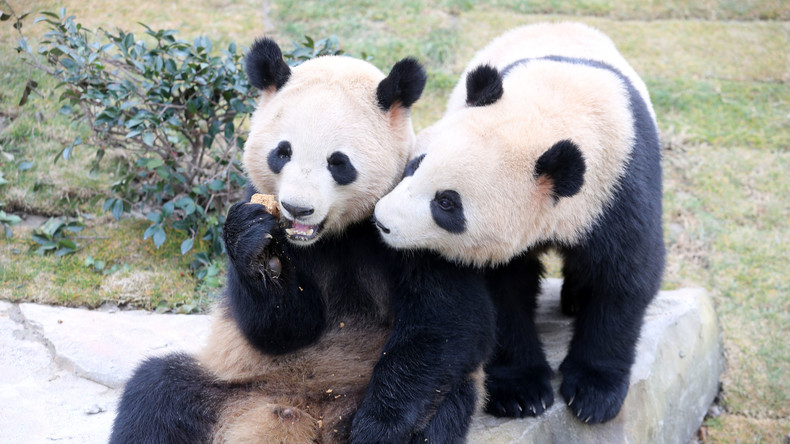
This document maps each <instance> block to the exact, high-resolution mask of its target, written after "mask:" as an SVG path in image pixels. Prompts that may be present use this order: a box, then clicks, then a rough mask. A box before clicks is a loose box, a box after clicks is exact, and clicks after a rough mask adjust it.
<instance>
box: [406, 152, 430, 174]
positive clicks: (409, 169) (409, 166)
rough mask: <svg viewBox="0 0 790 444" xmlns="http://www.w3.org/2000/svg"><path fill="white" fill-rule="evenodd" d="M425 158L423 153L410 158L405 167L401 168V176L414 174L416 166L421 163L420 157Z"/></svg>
mask: <svg viewBox="0 0 790 444" xmlns="http://www.w3.org/2000/svg"><path fill="white" fill-rule="evenodd" d="M424 158H425V154H421V155H419V156H417V157H415V158H414V159H412V160H410V161H409V163H408V164H407V165H406V169H405V170H403V177H409V176H412V175H414V172H415V171H417V168H419V167H420V164H421V163H422V159H424Z"/></svg>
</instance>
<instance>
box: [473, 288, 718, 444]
mask: <svg viewBox="0 0 790 444" xmlns="http://www.w3.org/2000/svg"><path fill="white" fill-rule="evenodd" d="M561 283H562V281H561V280H557V279H548V280H546V281H544V294H543V295H542V296H541V298H540V302H539V308H538V313H537V320H538V329H539V331H540V334H541V339H542V341H543V343H544V346H545V349H546V354H547V356H548V359H549V362H550V364H551V365H552V368H554V369H555V371H556V370H557V368H558V367H559V364H560V362H562V359H563V358H564V357H565V353H566V351H567V348H568V343H569V341H570V336H571V331H572V320H571V319H570V318H567V317H565V316H563V315H562V313H561V312H560V310H559V294H560V287H561ZM723 370H724V358H723V348H722V345H721V337H720V333H719V326H718V321H717V319H716V315H715V313H714V311H713V303H712V301H711V298H710V296H709V295H708V294H707V293H706V292H705V291H704V290H701V289H684V290H677V291H664V292H660V293H659V294H658V296H657V297H656V298H655V300H654V301H653V303H652V304H651V305H650V307H649V308H648V311H647V315H646V318H645V324H644V326H643V327H642V334H641V336H640V341H639V345H638V348H637V358H636V362H635V364H634V366H633V368H632V372H631V387H630V389H629V392H628V396H627V397H626V399H625V403H624V405H623V408H622V410H621V411H620V414H618V415H617V416H616V417H615V418H614V419H613V420H611V421H609V422H607V423H605V424H596V425H588V424H584V423H582V422H581V421H579V420H578V419H576V418H575V417H574V416H573V415H572V414H571V413H570V411H569V409H568V408H567V407H566V406H565V403H564V400H563V399H562V396H561V395H559V392H558V390H557V389H558V387H559V383H560V381H561V375H560V374H559V372H557V374H556V376H555V378H554V380H553V381H552V383H553V385H554V390H555V402H554V405H553V406H551V407H550V408H549V409H548V410H547V411H546V412H545V413H544V414H543V415H541V416H540V417H538V418H525V419H501V418H494V417H492V416H488V415H480V416H478V417H477V418H475V421H474V422H473V424H472V426H471V430H470V434H469V442H470V443H514V444H515V443H563V444H564V443H607V444H610V443H612V444H613V443H683V442H689V440H691V439H692V436H693V434H694V432H695V431H696V430H697V429H698V428H699V426H700V424H701V423H702V419H703V417H704V416H705V412H706V411H707V410H708V408H709V407H710V405H711V403H712V402H713V399H714V398H715V396H716V394H717V392H718V386H719V377H720V376H721V373H722V371H723Z"/></svg>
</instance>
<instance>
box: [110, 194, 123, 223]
mask: <svg viewBox="0 0 790 444" xmlns="http://www.w3.org/2000/svg"><path fill="white" fill-rule="evenodd" d="M123 210H124V208H123V201H122V200H121V199H115V202H114V203H113V204H112V217H113V218H114V219H115V220H121V216H122V215H123Z"/></svg>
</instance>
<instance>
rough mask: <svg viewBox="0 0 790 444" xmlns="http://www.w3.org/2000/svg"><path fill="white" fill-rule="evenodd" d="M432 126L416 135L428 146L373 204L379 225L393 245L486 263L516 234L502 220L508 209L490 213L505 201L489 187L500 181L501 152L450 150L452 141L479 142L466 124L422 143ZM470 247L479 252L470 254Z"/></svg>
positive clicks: (386, 238) (454, 144) (465, 143)
mask: <svg viewBox="0 0 790 444" xmlns="http://www.w3.org/2000/svg"><path fill="white" fill-rule="evenodd" d="M436 130H437V128H436V127H432V128H429V129H427V130H425V132H424V133H423V134H421V135H420V136H419V137H418V148H427V154H425V155H423V156H420V157H416V158H415V159H413V160H412V161H411V162H409V165H408V166H407V168H406V171H405V174H404V176H405V177H404V178H403V180H402V181H401V182H400V183H399V184H398V185H397V186H396V187H395V189H393V190H392V192H390V193H389V194H387V195H386V196H384V197H383V198H382V199H381V200H380V201H379V202H378V203H377V204H376V209H375V213H374V215H375V220H376V223H377V226H378V227H379V230H380V232H381V234H382V237H383V238H384V240H385V241H386V242H387V243H388V244H390V245H391V246H393V247H395V248H402V249H429V250H433V251H437V252H439V253H441V254H443V255H444V256H445V257H448V258H450V259H453V260H457V261H460V262H464V263H476V262H480V263H488V262H490V259H489V256H490V255H493V254H496V255H501V254H502V253H501V252H499V250H500V249H501V247H502V246H503V245H507V244H509V243H510V242H512V236H514V235H515V231H514V230H512V227H513V226H514V225H513V224H512V223H508V222H507V221H506V220H505V218H506V217H507V216H508V215H510V214H512V212H506V213H505V214H502V215H499V216H496V213H495V212H494V211H497V212H498V211H499V210H498V209H497V208H495V207H496V206H497V205H499V204H502V203H505V202H504V201H500V200H497V199H496V198H495V196H493V197H494V198H493V199H491V198H489V197H491V196H490V193H489V192H488V190H490V189H496V188H497V187H501V186H502V184H500V183H498V181H497V178H498V177H499V175H500V171H499V167H500V165H501V162H500V159H499V156H498V155H497V153H496V152H489V153H487V152H486V151H485V150H477V151H471V152H466V154H465V155H458V154H457V153H456V150H455V149H452V147H453V146H455V147H456V148H457V147H458V146H459V145H456V144H464V145H462V146H468V145H467V144H476V143H483V140H482V139H480V138H479V137H477V136H476V135H475V134H474V131H468V128H467V127H464V126H460V127H456V128H455V131H451V132H448V133H447V134H448V136H449V139H444V140H442V144H440V145H435V146H434V145H431V146H428V147H425V145H424V143H425V140H426V139H428V134H429V133H432V132H434V131H436ZM421 142H423V144H422V145H421ZM503 191H504V190H503ZM505 192H506V191H505ZM506 204H508V205H509V204H510V203H506ZM512 204H514V205H517V203H515V202H513V203H512ZM489 215H494V216H495V217H491V216H489ZM470 252H474V254H478V253H480V257H479V258H472V257H471V256H470Z"/></svg>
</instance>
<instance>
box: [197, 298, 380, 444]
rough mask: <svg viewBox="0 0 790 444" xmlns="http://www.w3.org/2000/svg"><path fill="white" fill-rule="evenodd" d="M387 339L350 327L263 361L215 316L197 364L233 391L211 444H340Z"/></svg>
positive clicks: (364, 326) (362, 326)
mask: <svg viewBox="0 0 790 444" xmlns="http://www.w3.org/2000/svg"><path fill="white" fill-rule="evenodd" d="M389 333H390V329H389V328H388V327H387V326H385V325H380V326H371V325H370V324H369V323H367V322H363V321H362V320H360V323H359V326H355V325H354V322H353V320H350V321H349V323H348V324H345V323H344V324H343V325H342V326H341V325H340V324H337V325H336V326H333V327H330V328H329V329H327V330H326V331H325V332H324V334H323V335H322V337H321V338H320V339H319V340H318V341H317V342H316V343H314V344H312V345H310V346H308V347H305V348H303V349H300V350H298V351H296V352H292V353H287V354H284V355H267V354H263V353H260V352H259V351H257V350H256V349H254V348H253V347H252V346H250V345H249V343H248V342H247V341H246V339H245V338H244V336H243V334H242V333H241V332H240V331H239V330H238V328H237V327H236V325H235V323H234V322H233V320H232V318H229V317H227V316H225V315H223V313H222V310H219V311H218V313H216V314H215V318H214V322H213V325H212V333H211V335H210V343H209V344H208V346H207V347H206V349H205V350H204V352H203V354H202V356H201V359H200V362H201V365H202V366H204V367H205V368H206V369H207V370H209V371H210V372H211V373H212V374H213V375H214V376H215V377H216V378H217V379H218V380H220V381H223V383H227V384H228V385H229V387H231V388H230V389H229V390H230V391H231V392H232V393H231V394H230V396H229V397H228V400H227V401H226V402H224V403H223V406H222V408H221V409H220V416H219V420H218V421H217V426H216V429H215V431H214V437H213V442H216V443H225V442H227V443H231V442H267V443H268V442H283V443H301V442H343V441H345V440H346V439H347V437H348V433H349V429H350V425H351V422H350V421H351V418H352V417H353V413H354V411H355V410H356V407H357V406H358V405H359V403H360V402H361V400H362V397H363V395H364V393H365V389H366V387H367V385H368V382H369V380H370V375H371V372H372V370H373V367H374V366H375V364H376V361H377V360H378V358H379V356H380V354H381V349H382V347H383V346H384V344H385V342H386V341H387V338H388V337H389Z"/></svg>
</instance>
